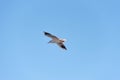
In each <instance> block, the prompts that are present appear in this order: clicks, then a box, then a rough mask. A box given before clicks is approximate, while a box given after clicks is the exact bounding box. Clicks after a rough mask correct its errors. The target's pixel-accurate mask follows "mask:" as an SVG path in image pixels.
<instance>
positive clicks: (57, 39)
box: [44, 32, 67, 50]
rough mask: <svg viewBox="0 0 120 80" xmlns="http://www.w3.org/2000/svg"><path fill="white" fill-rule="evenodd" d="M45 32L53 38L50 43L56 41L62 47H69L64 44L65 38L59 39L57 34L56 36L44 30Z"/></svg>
mask: <svg viewBox="0 0 120 80" xmlns="http://www.w3.org/2000/svg"><path fill="white" fill-rule="evenodd" d="M44 34H45V35H46V36H48V37H50V38H51V39H52V40H51V41H49V42H48V43H56V44H57V45H58V46H60V47H61V48H63V49H65V50H67V48H66V47H65V46H64V44H63V43H64V42H65V39H59V38H58V37H56V36H54V35H52V34H50V33H48V32H44Z"/></svg>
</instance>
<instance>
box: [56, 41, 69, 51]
mask: <svg viewBox="0 0 120 80" xmlns="http://www.w3.org/2000/svg"><path fill="white" fill-rule="evenodd" d="M57 44H58V46H60V47H61V48H63V49H65V50H67V48H66V47H65V45H64V44H63V43H57Z"/></svg>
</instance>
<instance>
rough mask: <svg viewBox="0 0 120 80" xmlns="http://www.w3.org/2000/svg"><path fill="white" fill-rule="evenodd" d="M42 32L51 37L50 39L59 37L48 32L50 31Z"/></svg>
mask: <svg viewBox="0 0 120 80" xmlns="http://www.w3.org/2000/svg"><path fill="white" fill-rule="evenodd" d="M44 34H45V35H46V36H48V37H50V38H52V39H59V38H58V37H56V36H54V35H52V34H50V33H48V32H44Z"/></svg>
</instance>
